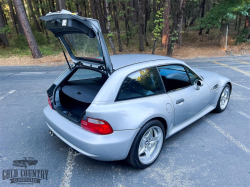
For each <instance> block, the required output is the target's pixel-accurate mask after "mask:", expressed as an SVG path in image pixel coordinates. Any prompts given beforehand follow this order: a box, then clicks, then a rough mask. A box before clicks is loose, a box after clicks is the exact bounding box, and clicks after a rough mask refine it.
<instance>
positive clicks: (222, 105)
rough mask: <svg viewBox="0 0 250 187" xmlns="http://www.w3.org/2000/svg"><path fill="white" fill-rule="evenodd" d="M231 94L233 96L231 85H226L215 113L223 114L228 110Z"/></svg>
mask: <svg viewBox="0 0 250 187" xmlns="http://www.w3.org/2000/svg"><path fill="white" fill-rule="evenodd" d="M230 94H231V89H230V86H229V84H226V85H225V87H224V88H223V90H222V92H221V94H220V98H219V100H218V102H217V106H216V108H215V109H214V112H217V113H221V112H223V111H224V110H226V108H227V105H228V103H229V100H230Z"/></svg>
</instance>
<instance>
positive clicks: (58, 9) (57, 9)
mask: <svg viewBox="0 0 250 187" xmlns="http://www.w3.org/2000/svg"><path fill="white" fill-rule="evenodd" d="M55 1H56V11H60V6H59V0H55Z"/></svg>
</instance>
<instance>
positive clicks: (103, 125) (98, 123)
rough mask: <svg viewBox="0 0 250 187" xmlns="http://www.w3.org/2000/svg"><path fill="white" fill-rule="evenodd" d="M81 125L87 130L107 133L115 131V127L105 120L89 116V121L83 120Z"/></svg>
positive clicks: (102, 133)
mask: <svg viewBox="0 0 250 187" xmlns="http://www.w3.org/2000/svg"><path fill="white" fill-rule="evenodd" d="M81 127H82V128H83V129H85V130H87V131H90V132H93V133H96V134H101V135H106V134H111V133H113V129H112V127H111V126H110V124H109V123H108V122H106V121H104V120H100V119H93V118H89V117H88V118H87V121H85V120H81Z"/></svg>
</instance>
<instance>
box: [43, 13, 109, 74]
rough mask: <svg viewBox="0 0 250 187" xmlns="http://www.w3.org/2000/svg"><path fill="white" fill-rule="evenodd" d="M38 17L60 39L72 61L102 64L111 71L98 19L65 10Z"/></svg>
mask: <svg viewBox="0 0 250 187" xmlns="http://www.w3.org/2000/svg"><path fill="white" fill-rule="evenodd" d="M40 19H41V20H43V21H45V22H46V29H47V30H50V31H51V32H52V33H53V34H54V35H55V37H57V38H59V39H60V41H61V42H62V43H63V45H64V47H65V48H66V50H67V52H68V54H69V55H70V57H71V59H72V61H73V62H74V63H78V62H80V63H82V64H90V65H97V66H104V67H105V70H106V72H107V74H109V75H110V74H111V73H112V72H113V66H112V63H111V60H110V56H109V53H108V49H107V46H106V43H105V40H104V37H103V35H102V32H101V27H100V24H99V22H98V20H95V19H90V18H84V17H81V16H78V15H75V14H73V13H71V12H69V11H66V10H62V11H61V12H54V13H48V14H46V16H43V17H41V18H40Z"/></svg>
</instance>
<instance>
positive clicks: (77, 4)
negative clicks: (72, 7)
mask: <svg viewBox="0 0 250 187" xmlns="http://www.w3.org/2000/svg"><path fill="white" fill-rule="evenodd" d="M83 3H84V5H85V1H84V2H83ZM76 11H77V13H78V15H79V16H82V10H81V6H80V1H79V0H77V1H76ZM85 17H86V16H85Z"/></svg>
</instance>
